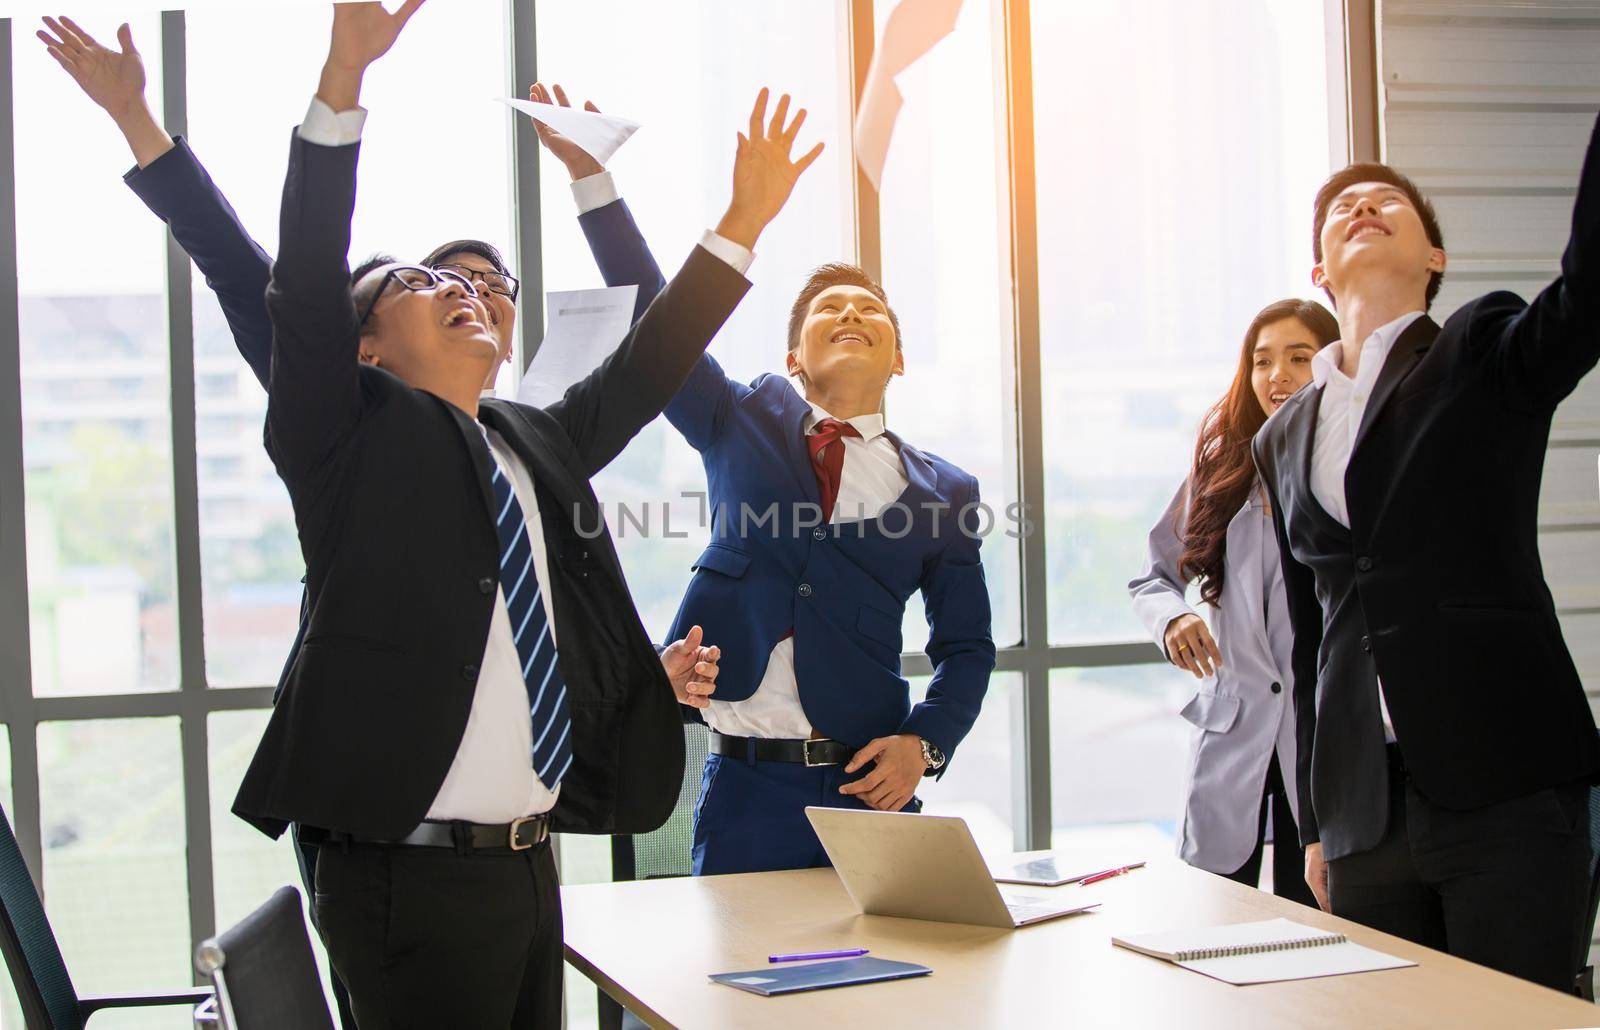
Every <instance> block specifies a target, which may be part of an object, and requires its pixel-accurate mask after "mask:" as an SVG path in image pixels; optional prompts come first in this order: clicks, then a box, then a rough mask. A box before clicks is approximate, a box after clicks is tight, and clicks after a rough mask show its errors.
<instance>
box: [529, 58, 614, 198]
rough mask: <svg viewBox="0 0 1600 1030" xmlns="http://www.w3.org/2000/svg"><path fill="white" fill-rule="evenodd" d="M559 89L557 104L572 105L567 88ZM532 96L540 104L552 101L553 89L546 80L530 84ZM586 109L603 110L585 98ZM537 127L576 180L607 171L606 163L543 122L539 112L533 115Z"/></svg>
mask: <svg viewBox="0 0 1600 1030" xmlns="http://www.w3.org/2000/svg"><path fill="white" fill-rule="evenodd" d="M555 91H556V95H555V100H554V103H556V104H560V105H561V106H562V107H571V106H572V104H570V103H568V101H567V94H566V91H565V90H563V89H562V88H561V86H560V85H559V84H558V85H557V86H556V87H555ZM528 99H529V100H531V101H533V102H534V103H536V104H549V103H552V101H551V98H550V91H549V90H548V89H545V87H544V83H542V82H535V83H534V84H533V85H532V86H529V87H528ZM583 109H584V110H585V111H593V112H594V113H596V114H599V113H600V109H599V108H598V107H596V106H594V104H593V103H591V102H589V101H584V104H583ZM533 128H534V131H535V132H537V133H538V134H539V142H540V143H542V144H543V145H544V148H545V149H546V150H548V151H550V154H551V156H553V157H554V158H555V159H556V160H558V161H560V162H561V163H562V164H564V165H566V166H567V173H568V174H569V175H571V176H572V181H573V182H577V181H578V180H579V179H586V178H588V177H589V176H591V175H598V174H600V173H601V172H603V171H605V166H604V165H602V164H601V163H600V162H599V161H596V160H595V159H594V157H593V156H592V155H591V154H590V153H589V152H588V151H587V150H585V149H583V148H582V147H580V146H578V145H577V144H576V143H574V142H572V141H571V140H570V139H568V138H567V137H565V136H563V135H562V134H561V133H559V132H557V131H556V130H554V129H552V128H550V126H548V125H546V124H545V123H544V122H541V121H540V120H539V116H538V115H534V116H533Z"/></svg>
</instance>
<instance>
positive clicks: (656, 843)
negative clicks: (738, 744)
mask: <svg viewBox="0 0 1600 1030" xmlns="http://www.w3.org/2000/svg"><path fill="white" fill-rule="evenodd" d="M710 751H711V731H710V730H709V729H707V728H706V726H705V724H704V723H699V722H686V723H684V724H683V783H682V785H680V786H679V788H678V801H677V803H676V804H675V805H673V806H672V814H671V815H670V816H668V817H667V821H666V822H665V823H663V824H662V825H661V826H660V828H659V829H655V830H651V831H650V832H649V833H639V834H633V835H631V836H630V835H628V834H618V835H616V836H613V837H612V838H611V878H612V879H613V880H657V879H662V878H665V877H669V876H688V875H689V873H690V872H691V870H692V869H693V866H694V858H693V856H692V855H691V854H690V850H691V848H692V847H693V846H694V808H695V805H696V804H698V803H699V801H700V770H701V769H702V768H703V767H704V766H705V764H706V755H707V754H709V753H710ZM595 990H596V993H597V994H598V995H599V998H600V1012H599V1022H600V1030H619V1028H626V1027H636V1026H639V1025H640V1024H639V1023H638V1021H637V1020H634V1019H633V1017H632V1016H630V1015H628V1014H627V1013H625V1012H624V1011H623V1010H622V1006H621V1005H619V1004H617V1003H616V1002H615V1001H612V1000H611V997H610V996H609V995H607V994H606V993H605V992H604V991H601V990H600V989H599V988H596V989H595Z"/></svg>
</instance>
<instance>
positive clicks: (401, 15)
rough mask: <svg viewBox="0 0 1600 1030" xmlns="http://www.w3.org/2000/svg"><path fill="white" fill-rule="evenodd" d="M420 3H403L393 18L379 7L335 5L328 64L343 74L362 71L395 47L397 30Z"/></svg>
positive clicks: (415, 10) (368, 4)
mask: <svg viewBox="0 0 1600 1030" xmlns="http://www.w3.org/2000/svg"><path fill="white" fill-rule="evenodd" d="M422 3H423V0H405V3H403V4H401V5H400V6H399V7H398V8H396V9H395V12H394V13H393V14H390V13H389V12H388V11H386V10H384V8H383V5H382V4H380V3H359V4H335V5H334V7H333V38H332V40H330V41H329V43H328V63H329V64H331V65H336V66H338V67H339V68H341V69H344V70H346V71H355V72H360V71H364V70H365V69H366V67H367V66H368V65H370V64H371V63H372V62H373V61H376V60H377V59H378V58H380V57H382V56H383V55H384V54H386V53H388V52H389V48H390V47H392V46H394V41H395V40H396V39H398V38H400V30H401V29H403V28H405V26H406V22H408V21H410V20H411V16H412V15H413V14H416V13H417V8H419V7H421V6H422Z"/></svg>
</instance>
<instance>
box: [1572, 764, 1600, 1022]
mask: <svg viewBox="0 0 1600 1030" xmlns="http://www.w3.org/2000/svg"><path fill="white" fill-rule="evenodd" d="M1597 910H1600V786H1593V787H1590V788H1589V919H1588V922H1586V923H1585V924H1584V931H1583V939H1582V940H1580V941H1579V942H1578V949H1579V950H1578V956H1579V959H1578V961H1579V963H1580V964H1581V966H1582V971H1581V972H1579V973H1578V978H1577V980H1576V982H1574V983H1573V985H1572V990H1573V993H1574V994H1576V995H1577V996H1578V997H1580V998H1582V999H1584V1000H1585V1001H1594V966H1591V965H1590V964H1589V946H1590V944H1591V943H1592V942H1593V941H1594V924H1595V913H1596V911H1597Z"/></svg>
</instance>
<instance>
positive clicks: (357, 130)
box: [299, 97, 367, 147]
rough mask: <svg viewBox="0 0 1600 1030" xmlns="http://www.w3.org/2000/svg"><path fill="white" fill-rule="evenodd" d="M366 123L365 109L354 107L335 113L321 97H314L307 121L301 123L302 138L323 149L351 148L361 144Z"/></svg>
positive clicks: (307, 114) (307, 112)
mask: <svg viewBox="0 0 1600 1030" xmlns="http://www.w3.org/2000/svg"><path fill="white" fill-rule="evenodd" d="M366 122H367V112H366V109H364V108H360V107H353V108H351V109H350V110H348V111H339V112H337V113H335V112H334V110H333V108H331V107H329V106H328V105H327V104H326V103H324V102H323V100H322V98H321V97H312V98H311V107H310V108H309V109H308V110H307V111H306V120H305V121H303V122H301V123H300V129H299V133H300V138H301V139H303V140H305V141H306V142H307V143H315V144H317V145H318V146H322V147H344V146H349V145H350V144H351V143H359V142H361V128H362V126H364V125H365V124H366Z"/></svg>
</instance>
